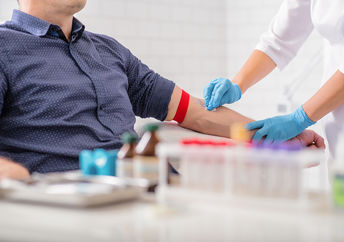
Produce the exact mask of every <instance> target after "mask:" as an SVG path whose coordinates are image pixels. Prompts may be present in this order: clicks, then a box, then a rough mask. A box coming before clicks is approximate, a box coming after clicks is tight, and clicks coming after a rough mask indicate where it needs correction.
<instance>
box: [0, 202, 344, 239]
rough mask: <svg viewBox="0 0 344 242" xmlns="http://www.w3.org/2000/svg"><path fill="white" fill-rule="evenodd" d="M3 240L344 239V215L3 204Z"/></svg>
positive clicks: (153, 206) (125, 205) (148, 206)
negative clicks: (74, 207) (78, 207)
mask: <svg viewBox="0 0 344 242" xmlns="http://www.w3.org/2000/svg"><path fill="white" fill-rule="evenodd" d="M0 241H168V242H172V241H173V242H174V241H188V242H189V241H271V242H272V241H273V242H276V241H312V242H315V241H344V216H343V215H334V214H332V215H331V214H327V213H323V214H321V213H319V214H313V215H310V214H305V213H285V212H277V211H273V212H272V211H270V212H267V211H263V210H252V209H251V210H247V209H230V208H227V209H212V210H202V211H200V210H194V211H192V210H185V209H184V208H167V207H163V206H159V205H157V204H156V203H155V198H154V196H149V197H147V198H145V199H143V200H139V201H135V202H130V203H123V204H117V205H111V206H107V207H99V208H92V209H71V208H62V207H49V206H40V205H30V204H19V203H9V202H4V201H2V202H0Z"/></svg>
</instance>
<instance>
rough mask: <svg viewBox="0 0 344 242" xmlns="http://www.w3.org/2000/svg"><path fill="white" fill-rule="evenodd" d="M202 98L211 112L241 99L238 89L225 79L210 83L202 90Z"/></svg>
mask: <svg viewBox="0 0 344 242" xmlns="http://www.w3.org/2000/svg"><path fill="white" fill-rule="evenodd" d="M203 96H204V100H205V106H206V107H207V109H208V110H209V111H210V110H213V109H214V108H217V107H219V106H222V105H223V104H226V103H234V102H236V101H238V100H239V99H240V98H241V90H240V87H239V86H238V85H237V84H235V83H232V82H231V81H230V80H228V79H225V78H217V79H215V80H213V81H211V82H210V83H209V84H208V85H207V86H206V87H205V88H204V89H203Z"/></svg>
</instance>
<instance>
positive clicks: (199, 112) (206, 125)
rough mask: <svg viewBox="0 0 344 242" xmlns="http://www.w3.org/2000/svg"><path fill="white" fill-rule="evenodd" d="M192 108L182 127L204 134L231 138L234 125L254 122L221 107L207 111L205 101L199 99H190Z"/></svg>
mask: <svg viewBox="0 0 344 242" xmlns="http://www.w3.org/2000/svg"><path fill="white" fill-rule="evenodd" d="M190 106H193V107H192V108H191V109H190V112H189V113H188V114H187V115H186V117H185V120H184V122H183V123H181V124H180V126H182V127H184V128H188V129H191V130H195V131H198V132H201V133H204V134H210V135H216V136H222V137H227V138H231V132H230V131H231V126H232V125H233V124H235V123H242V124H247V123H250V122H252V121H253V120H252V119H250V118H247V117H245V116H243V115H241V114H239V113H237V112H235V111H233V110H231V109H228V108H226V107H219V108H217V109H216V110H214V111H207V110H206V109H205V107H204V101H203V100H201V99H197V98H191V99H190ZM251 135H252V134H251Z"/></svg>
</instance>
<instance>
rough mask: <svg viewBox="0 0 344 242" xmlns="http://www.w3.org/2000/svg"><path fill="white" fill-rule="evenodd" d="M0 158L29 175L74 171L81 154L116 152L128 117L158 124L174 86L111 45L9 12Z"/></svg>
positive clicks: (2, 36) (0, 93) (2, 61)
mask: <svg viewBox="0 0 344 242" xmlns="http://www.w3.org/2000/svg"><path fill="white" fill-rule="evenodd" d="M0 46H1V47H0V155H1V156H6V157H9V158H11V159H13V160H14V161H16V162H18V163H21V164H22V165H24V166H25V167H27V168H28V169H29V171H30V172H41V173H45V172H54V171H66V170H73V169H78V168H79V165H78V155H79V152H80V151H81V150H83V149H95V148H104V149H117V148H119V147H120V146H121V145H122V144H121V140H120V136H121V134H123V133H124V132H126V131H134V128H133V127H134V123H135V116H140V117H143V118H145V117H154V118H156V119H159V120H164V119H165V118H166V115H167V111H168V104H169V102H170V99H171V94H172V91H173V88H174V83H173V82H171V81H169V80H167V79H165V78H163V77H161V76H160V75H158V74H157V73H155V72H153V71H152V70H150V69H149V68H148V67H147V66H146V65H144V64H143V63H141V62H140V60H138V59H137V58H136V57H135V56H134V55H133V54H132V53H131V52H130V51H129V50H128V49H127V48H125V47H124V46H122V45H121V44H120V43H118V42H117V41H116V40H114V39H112V38H110V37H108V36H105V35H100V34H94V33H90V32H87V31H84V26H83V25H82V24H81V23H80V22H79V21H78V20H77V19H74V20H73V28H72V34H71V41H70V42H68V41H67V39H66V38H65V36H64V34H63V32H62V31H61V29H60V28H59V27H58V26H56V25H53V24H50V23H48V22H46V21H43V20H41V19H38V18H36V17H34V16H31V15H28V14H26V13H23V12H21V11H19V10H14V12H13V16H12V19H11V20H10V21H8V22H6V23H5V24H4V25H0Z"/></svg>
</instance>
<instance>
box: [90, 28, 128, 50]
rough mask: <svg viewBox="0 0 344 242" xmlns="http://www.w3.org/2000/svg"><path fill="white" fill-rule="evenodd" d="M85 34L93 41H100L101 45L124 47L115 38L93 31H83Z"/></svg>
mask: <svg viewBox="0 0 344 242" xmlns="http://www.w3.org/2000/svg"><path fill="white" fill-rule="evenodd" d="M85 32H86V34H87V36H89V37H90V38H91V39H92V41H93V42H96V43H100V44H103V45H112V46H116V47H120V48H125V47H124V46H123V45H122V44H121V43H119V42H118V41H117V40H116V39H115V38H113V37H111V36H108V35H105V34H99V33H93V32H90V31H85Z"/></svg>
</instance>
